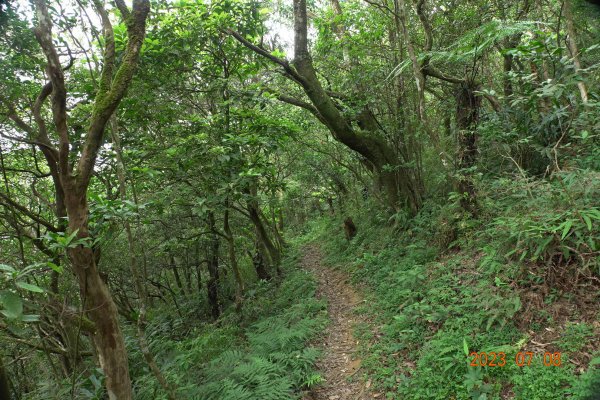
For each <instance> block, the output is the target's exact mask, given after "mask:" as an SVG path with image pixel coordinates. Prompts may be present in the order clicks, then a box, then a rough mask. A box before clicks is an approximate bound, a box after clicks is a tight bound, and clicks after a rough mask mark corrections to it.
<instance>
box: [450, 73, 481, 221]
mask: <svg viewBox="0 0 600 400" xmlns="http://www.w3.org/2000/svg"><path fill="white" fill-rule="evenodd" d="M477 90H478V88H477V87H476V86H475V85H473V84H470V83H466V84H462V85H460V86H459V88H458V94H457V96H456V127H457V129H458V132H457V134H458V138H457V141H458V169H459V178H458V183H457V186H458V191H459V193H460V194H461V195H462V196H461V200H460V204H461V207H462V208H463V209H464V210H465V211H467V212H469V213H470V214H471V215H473V216H477V197H476V192H475V185H474V183H473V172H474V171H473V169H474V168H475V164H476V161H477V151H478V150H477V133H476V129H477V122H478V120H479V108H480V107H481V97H480V96H477V95H476V94H475V91H477Z"/></svg>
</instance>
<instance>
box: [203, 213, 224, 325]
mask: <svg viewBox="0 0 600 400" xmlns="http://www.w3.org/2000/svg"><path fill="white" fill-rule="evenodd" d="M208 225H209V229H210V230H211V232H213V234H212V235H211V239H210V244H209V248H208V275H209V278H208V282H207V285H206V288H207V291H208V303H209V305H210V312H211V315H212V318H213V320H215V321H216V320H217V319H218V318H219V316H220V315H221V307H220V305H219V236H218V235H217V234H216V233H214V232H215V230H216V227H215V216H214V214H213V212H212V211H211V212H209V213H208Z"/></svg>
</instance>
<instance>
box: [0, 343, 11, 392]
mask: <svg viewBox="0 0 600 400" xmlns="http://www.w3.org/2000/svg"><path fill="white" fill-rule="evenodd" d="M10 398H11V397H10V383H9V381H8V375H7V374H6V370H5V369H4V364H3V363H2V355H1V354H0V399H6V400H10Z"/></svg>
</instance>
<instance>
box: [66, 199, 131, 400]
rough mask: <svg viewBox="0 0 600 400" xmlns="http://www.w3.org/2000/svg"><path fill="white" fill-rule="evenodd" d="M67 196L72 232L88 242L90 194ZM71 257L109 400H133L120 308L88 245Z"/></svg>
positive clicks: (72, 251) (76, 250)
mask: <svg viewBox="0 0 600 400" xmlns="http://www.w3.org/2000/svg"><path fill="white" fill-rule="evenodd" d="M65 192H66V205H67V213H68V215H69V231H70V232H75V231H77V239H82V240H87V239H88V238H89V232H88V205H87V198H86V197H87V196H86V193H85V192H84V193H77V192H76V191H74V190H65ZM74 192H75V193H74ZM68 255H69V259H70V260H71V264H72V265H73V270H74V272H75V275H76V276H77V279H78V281H79V287H80V292H81V298H82V303H83V305H82V308H83V310H84V311H85V312H86V313H87V315H88V316H89V318H90V320H92V322H94V324H95V328H96V331H95V333H94V336H93V338H94V344H95V346H96V350H97V351H98V357H99V361H100V366H101V368H102V369H103V370H104V375H105V377H106V388H107V392H108V398H109V399H110V400H117V399H118V400H129V399H131V398H132V390H131V381H130V379H129V365H128V360H127V351H126V348H125V341H124V339H123V334H122V332H121V329H120V328H119V320H118V312H117V307H116V305H115V303H114V301H113V299H112V297H111V295H110V293H109V291H108V287H107V286H106V284H105V283H104V281H103V280H102V278H101V277H100V274H99V272H98V266H97V265H96V257H95V255H94V252H93V250H92V249H91V248H90V247H88V246H87V245H78V246H76V247H73V248H70V249H69V251H68Z"/></svg>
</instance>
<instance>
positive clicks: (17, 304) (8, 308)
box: [0, 292, 23, 319]
mask: <svg viewBox="0 0 600 400" xmlns="http://www.w3.org/2000/svg"><path fill="white" fill-rule="evenodd" d="M0 303H1V304H2V306H3V307H4V310H1V311H0V312H2V314H4V316H5V317H6V318H10V319H16V318H19V317H20V316H21V314H23V300H21V298H20V297H19V296H17V295H16V294H14V293H11V292H3V293H2V294H1V295H0Z"/></svg>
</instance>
